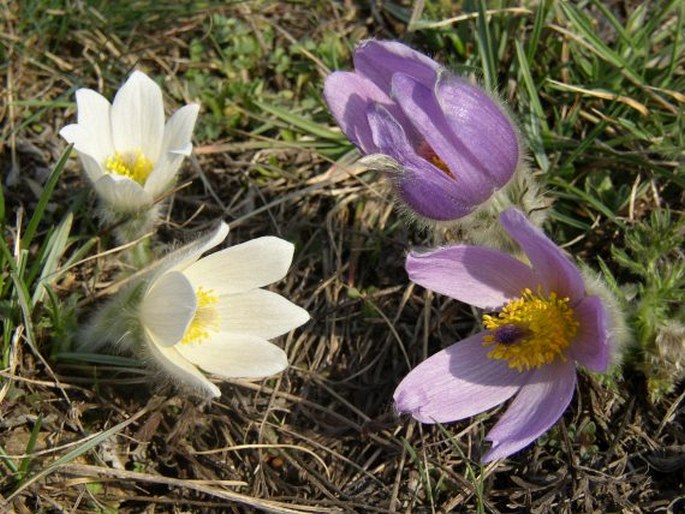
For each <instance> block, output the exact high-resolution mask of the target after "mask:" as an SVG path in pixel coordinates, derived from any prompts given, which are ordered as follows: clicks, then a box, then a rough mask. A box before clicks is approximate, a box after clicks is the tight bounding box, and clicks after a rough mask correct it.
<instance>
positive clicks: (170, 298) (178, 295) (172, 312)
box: [140, 271, 197, 347]
mask: <svg viewBox="0 0 685 514" xmlns="http://www.w3.org/2000/svg"><path fill="white" fill-rule="evenodd" d="M196 309H197V296H196V295H195V290H194V289H193V286H192V284H191V283H190V282H189V281H188V279H187V278H186V277H185V276H184V275H183V273H181V272H179V271H170V272H167V273H164V274H162V275H161V276H160V277H158V278H157V279H156V280H155V281H154V282H153V283H152V284H151V285H150V287H149V289H148V290H147V291H146V292H145V295H144V296H143V299H142V301H141V304H140V321H141V323H142V324H143V326H144V327H145V329H146V330H147V331H148V332H149V333H150V334H151V335H152V336H153V337H154V340H155V341H156V342H157V343H158V344H159V345H160V346H165V347H167V346H173V345H175V344H176V343H178V342H179V341H180V340H181V339H182V338H183V335H184V334H185V333H186V330H187V329H188V326H189V325H190V322H191V321H192V320H193V316H195V311H196Z"/></svg>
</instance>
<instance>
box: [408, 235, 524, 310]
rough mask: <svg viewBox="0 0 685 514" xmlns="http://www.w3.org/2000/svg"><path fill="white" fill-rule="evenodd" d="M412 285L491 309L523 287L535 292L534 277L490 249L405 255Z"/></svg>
mask: <svg viewBox="0 0 685 514" xmlns="http://www.w3.org/2000/svg"><path fill="white" fill-rule="evenodd" d="M406 268H407V273H408V274H409V278H410V280H411V281H412V282H415V283H417V284H419V285H420V286H423V287H425V288H426V289H430V290H431V291H435V292H436V293H440V294H444V295H447V296H449V297H450V298H454V299H455V300H459V301H461V302H465V303H468V304H471V305H475V306H476V307H480V308H481V309H489V310H495V309H498V308H499V307H501V306H502V305H504V304H505V303H506V302H507V301H509V300H511V299H512V298H516V297H519V296H521V292H522V291H523V290H524V289H525V288H531V289H535V288H536V287H537V278H536V277H535V274H534V273H533V271H532V270H531V269H530V268H529V267H528V266H526V265H525V264H523V263H522V262H521V261H519V260H517V259H514V258H513V257H510V256H509V255H506V254H503V253H501V252H498V251H496V250H492V249H490V248H484V247H477V246H462V245H460V246H450V247H446V248H440V249H438V250H433V251H430V252H427V253H416V252H412V253H410V254H409V255H408V256H407V264H406Z"/></svg>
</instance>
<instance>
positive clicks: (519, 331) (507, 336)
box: [492, 325, 528, 345]
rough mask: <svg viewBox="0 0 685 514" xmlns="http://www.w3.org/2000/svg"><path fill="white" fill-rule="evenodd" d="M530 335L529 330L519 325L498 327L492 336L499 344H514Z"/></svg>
mask: <svg viewBox="0 0 685 514" xmlns="http://www.w3.org/2000/svg"><path fill="white" fill-rule="evenodd" d="M527 334H528V330H527V329H525V328H523V327H520V326H518V325H502V326H501V327H497V328H496V329H495V330H494V331H493V332H492V335H493V336H494V338H495V342H496V343H498V344H506V345H510V344H514V343H517V342H518V341H519V340H521V339H522V338H523V337H525V336H526V335H527Z"/></svg>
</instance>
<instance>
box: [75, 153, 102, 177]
mask: <svg viewBox="0 0 685 514" xmlns="http://www.w3.org/2000/svg"><path fill="white" fill-rule="evenodd" d="M78 156H79V158H80V159H81V165H82V166H83V169H84V170H85V172H86V176H87V177H88V178H89V179H90V181H91V182H92V183H93V184H95V182H97V181H98V180H100V178H101V177H102V175H103V174H104V171H103V170H102V167H101V166H100V164H99V163H98V161H96V160H95V159H94V158H93V157H92V156H91V155H88V154H86V153H82V152H78Z"/></svg>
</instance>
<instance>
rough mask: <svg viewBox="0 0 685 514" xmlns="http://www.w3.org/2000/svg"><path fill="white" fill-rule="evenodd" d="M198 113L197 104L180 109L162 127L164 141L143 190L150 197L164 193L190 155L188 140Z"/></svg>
mask: <svg viewBox="0 0 685 514" xmlns="http://www.w3.org/2000/svg"><path fill="white" fill-rule="evenodd" d="M199 111H200V106H199V105H198V104H190V105H186V106H184V107H181V108H180V109H179V110H178V111H176V112H175V113H174V115H173V116H172V117H171V118H170V119H169V121H168V122H167V124H166V126H165V127H164V141H163V143H162V150H161V152H160V155H159V159H158V160H157V163H156V164H155V168H154V169H153V170H152V173H150V176H149V177H148V179H147V181H146V182H145V189H147V190H148V191H149V192H150V193H151V194H152V196H159V195H160V194H161V193H163V192H164V190H165V189H166V188H167V187H168V186H169V184H170V183H171V182H173V180H174V178H175V177H176V173H177V172H178V169H179V168H180V166H181V163H182V162H183V158H184V157H187V156H188V155H190V152H191V151H192V149H193V145H192V143H191V141H190V138H191V137H192V136H193V129H194V128H195V121H196V120H197V114H198V112H199Z"/></svg>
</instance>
